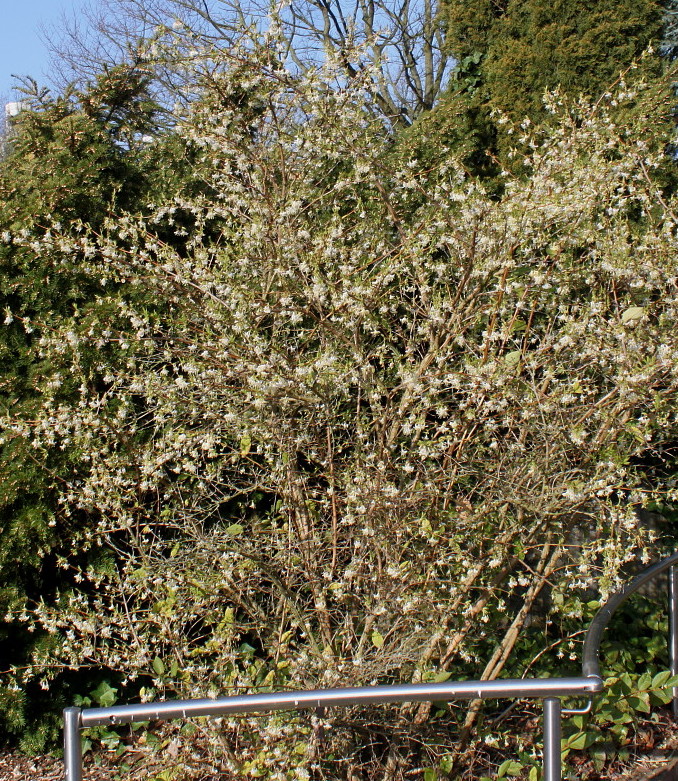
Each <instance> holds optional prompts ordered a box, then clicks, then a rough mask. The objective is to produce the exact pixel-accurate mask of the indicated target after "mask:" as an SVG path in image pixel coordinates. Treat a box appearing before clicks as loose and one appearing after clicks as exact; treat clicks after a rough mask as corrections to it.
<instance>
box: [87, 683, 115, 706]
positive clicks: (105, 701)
mask: <svg viewBox="0 0 678 781" xmlns="http://www.w3.org/2000/svg"><path fill="white" fill-rule="evenodd" d="M90 693H91V695H92V697H93V698H94V700H95V701H96V702H97V703H98V704H99V707H101V708H110V707H111V705H113V703H114V702H115V701H116V700H117V694H118V690H117V689H114V688H113V687H112V686H110V685H109V684H108V682H107V681H102V682H101V683H100V684H99V685H98V686H97V687H96V689H93V690H92V691H91V692H90Z"/></svg>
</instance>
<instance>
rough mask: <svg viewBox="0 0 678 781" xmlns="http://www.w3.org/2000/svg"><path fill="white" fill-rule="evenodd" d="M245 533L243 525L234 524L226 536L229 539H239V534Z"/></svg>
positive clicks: (228, 528)
mask: <svg viewBox="0 0 678 781" xmlns="http://www.w3.org/2000/svg"><path fill="white" fill-rule="evenodd" d="M244 531H245V527H244V526H243V525H242V524H241V523H232V524H231V525H230V526H229V527H227V529H226V534H227V535H228V536H229V537H237V536H238V535H239V534H242V533H243V532H244Z"/></svg>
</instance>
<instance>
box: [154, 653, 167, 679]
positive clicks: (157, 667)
mask: <svg viewBox="0 0 678 781" xmlns="http://www.w3.org/2000/svg"><path fill="white" fill-rule="evenodd" d="M152 664H153V671H154V672H155V674H156V675H158V676H160V675H164V674H165V663H164V662H163V660H162V659H161V658H160V657H159V656H156V657H155V659H154V660H153V662H152Z"/></svg>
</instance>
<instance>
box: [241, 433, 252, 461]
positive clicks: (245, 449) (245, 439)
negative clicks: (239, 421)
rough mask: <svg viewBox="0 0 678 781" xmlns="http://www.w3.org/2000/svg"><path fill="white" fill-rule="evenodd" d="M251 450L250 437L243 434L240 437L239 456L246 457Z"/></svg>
mask: <svg viewBox="0 0 678 781" xmlns="http://www.w3.org/2000/svg"><path fill="white" fill-rule="evenodd" d="M251 449H252V437H250V435H249V434H243V435H242V437H240V455H241V456H246V455H247V454H248V453H249V452H250V450H251Z"/></svg>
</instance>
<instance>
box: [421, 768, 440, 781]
mask: <svg viewBox="0 0 678 781" xmlns="http://www.w3.org/2000/svg"><path fill="white" fill-rule="evenodd" d="M437 779H438V773H437V772H436V770H435V768H432V767H427V768H426V769H425V770H424V781H437Z"/></svg>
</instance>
